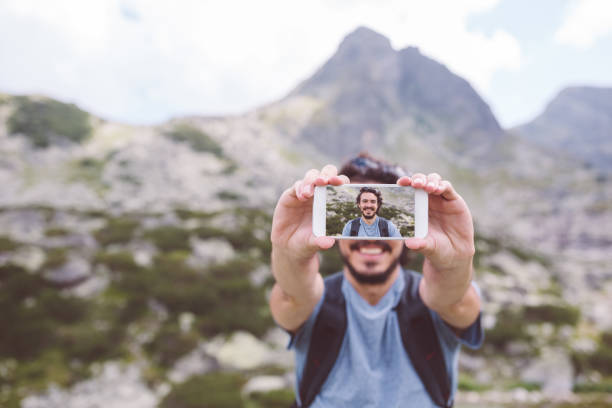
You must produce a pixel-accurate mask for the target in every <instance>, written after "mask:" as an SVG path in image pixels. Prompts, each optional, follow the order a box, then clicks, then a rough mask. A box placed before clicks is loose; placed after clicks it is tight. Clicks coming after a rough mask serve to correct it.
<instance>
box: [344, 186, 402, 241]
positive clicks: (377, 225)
mask: <svg viewBox="0 0 612 408" xmlns="http://www.w3.org/2000/svg"><path fill="white" fill-rule="evenodd" d="M355 201H356V203H357V208H359V211H361V217H359V218H355V219H354V220H351V221H349V222H347V223H346V225H345V226H344V229H343V230H342V235H343V236H345V237H396V238H401V237H402V235H401V234H400V232H399V231H398V229H397V227H396V226H395V225H394V224H393V223H392V222H391V221H390V220H388V219H386V218H383V217H380V216H379V215H378V212H379V211H380V208H381V207H382V204H383V199H382V194H381V192H380V191H378V190H377V189H375V188H371V187H362V188H361V189H360V190H359V194H357V198H356V199H355Z"/></svg>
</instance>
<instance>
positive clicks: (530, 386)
mask: <svg viewBox="0 0 612 408" xmlns="http://www.w3.org/2000/svg"><path fill="white" fill-rule="evenodd" d="M505 388H506V390H514V389H517V388H522V389H524V390H527V391H539V390H540V389H542V386H541V385H540V384H537V383H532V382H525V381H514V382H511V383H508V384H506V386H505Z"/></svg>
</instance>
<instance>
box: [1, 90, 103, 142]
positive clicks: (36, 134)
mask: <svg viewBox="0 0 612 408" xmlns="http://www.w3.org/2000/svg"><path fill="white" fill-rule="evenodd" d="M14 102H15V110H14V112H13V114H12V115H11V116H10V117H9V118H8V121H7V126H8V130H9V134H23V135H25V136H26V137H27V138H28V139H29V140H30V142H31V143H32V145H33V146H35V147H37V148H46V147H48V146H50V145H51V144H54V143H57V142H58V141H70V142H73V143H80V142H82V141H83V140H85V139H86V138H88V137H89V136H90V135H91V131H92V129H91V126H90V124H89V114H88V113H87V112H85V111H83V110H81V109H79V108H78V107H77V106H76V105H73V104H66V103H62V102H59V101H56V100H53V99H46V98H45V99H37V100H35V99H31V98H28V97H25V96H18V97H15V98H14Z"/></svg>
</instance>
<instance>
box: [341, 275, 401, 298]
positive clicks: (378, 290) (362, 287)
mask: <svg viewBox="0 0 612 408" xmlns="http://www.w3.org/2000/svg"><path fill="white" fill-rule="evenodd" d="M399 273H400V266H399V265H397V268H395V270H394V271H393V273H392V274H391V275H390V276H389V279H387V281H386V282H385V283H382V284H380V285H371V284H363V283H359V282H357V281H356V280H355V278H353V275H351V273H350V272H349V271H348V269H347V267H346V266H345V267H344V279H347V280H348V281H349V283H350V284H351V285H353V288H355V290H356V291H357V293H359V296H361V297H362V298H364V299H365V301H366V302H368V303H369V304H370V305H372V306H376V305H377V304H378V302H380V299H382V298H383V296H385V294H386V293H387V292H388V291H389V289H391V286H393V283H394V282H395V279H397V276H398V275H399Z"/></svg>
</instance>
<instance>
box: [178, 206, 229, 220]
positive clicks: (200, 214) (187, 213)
mask: <svg viewBox="0 0 612 408" xmlns="http://www.w3.org/2000/svg"><path fill="white" fill-rule="evenodd" d="M174 213H175V214H176V216H177V217H179V218H180V219H181V220H183V221H185V220H188V219H191V218H196V219H203V220H208V219H211V218H213V217H214V216H215V215H217V214H218V213H215V212H206V211H198V210H190V209H188V208H178V209H176V210H174Z"/></svg>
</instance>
